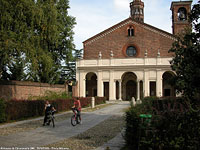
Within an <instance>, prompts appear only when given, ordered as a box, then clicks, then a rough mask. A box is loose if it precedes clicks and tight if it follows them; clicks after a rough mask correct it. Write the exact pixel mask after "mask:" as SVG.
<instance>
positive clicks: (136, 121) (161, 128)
mask: <svg viewBox="0 0 200 150" xmlns="http://www.w3.org/2000/svg"><path fill="white" fill-rule="evenodd" d="M196 106H198V105H196ZM196 108H197V107H196ZM141 113H147V114H152V120H151V123H150V124H144V123H143V122H142V121H141V119H140V118H139V114H141ZM199 124H200V110H199V109H196V110H193V109H191V106H190V104H189V103H188V102H187V101H185V100H184V99H181V98H178V99H174V98H167V99H162V100H159V99H157V98H150V97H149V98H145V100H144V101H143V104H140V105H137V106H136V107H132V108H131V109H130V110H129V111H127V112H126V133H125V140H126V144H127V147H129V148H130V149H138V146H139V149H140V150H148V149H153V150H169V149H170V150H182V149H187V150H198V149H199V147H200V143H199V141H200V126H199Z"/></svg>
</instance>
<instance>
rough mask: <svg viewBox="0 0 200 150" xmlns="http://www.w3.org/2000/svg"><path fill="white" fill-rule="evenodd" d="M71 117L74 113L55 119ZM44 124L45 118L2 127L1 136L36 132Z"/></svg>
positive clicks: (99, 107)
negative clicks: (30, 131)
mask: <svg viewBox="0 0 200 150" xmlns="http://www.w3.org/2000/svg"><path fill="white" fill-rule="evenodd" d="M110 105H112V104H102V105H99V106H96V107H95V108H93V109H92V108H85V109H83V112H93V111H95V110H98V109H101V108H105V107H108V106H110ZM71 116H72V112H66V113H64V114H57V115H56V118H55V122H59V121H63V120H65V119H68V118H70V117H71ZM40 118H41V117H40ZM8 124H9V123H8ZM11 124H12V123H11ZM42 124H43V118H41V119H37V120H33V121H27V122H24V123H21V124H17V125H11V126H8V127H2V128H0V135H2V136H6V135H9V134H14V133H18V132H25V131H29V130H34V129H36V128H38V127H41V125H42ZM3 126H6V124H5V125H3ZM0 127H1V126H0Z"/></svg>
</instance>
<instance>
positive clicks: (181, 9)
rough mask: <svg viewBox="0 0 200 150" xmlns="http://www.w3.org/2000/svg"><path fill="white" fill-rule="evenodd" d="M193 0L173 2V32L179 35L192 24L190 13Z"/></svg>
mask: <svg viewBox="0 0 200 150" xmlns="http://www.w3.org/2000/svg"><path fill="white" fill-rule="evenodd" d="M191 4H192V0H191V1H181V0H180V1H176V2H175V1H174V2H172V3H171V8H170V9H171V11H172V33H173V34H175V35H177V34H178V33H181V32H182V31H183V30H184V28H186V27H188V26H190V23H189V18H188V14H189V13H190V12H191Z"/></svg>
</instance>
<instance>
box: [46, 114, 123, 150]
mask: <svg viewBox="0 0 200 150" xmlns="http://www.w3.org/2000/svg"><path fill="white" fill-rule="evenodd" d="M123 127H124V117H122V116H112V117H110V118H109V119H107V120H105V121H103V122H101V123H100V124H98V125H96V126H95V127H93V128H90V129H89V130H87V131H85V132H83V133H80V134H78V135H77V136H74V137H71V138H69V139H66V140H63V141H61V142H57V143H54V144H50V145H47V146H45V147H57V148H58V147H59V148H69V149H70V150H90V149H96V148H97V147H99V146H101V145H103V144H104V143H106V142H108V141H109V140H111V139H112V138H114V137H115V136H116V135H117V134H118V133H120V132H121V130H122V128H123Z"/></svg>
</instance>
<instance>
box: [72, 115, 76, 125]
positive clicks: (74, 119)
mask: <svg viewBox="0 0 200 150" xmlns="http://www.w3.org/2000/svg"><path fill="white" fill-rule="evenodd" d="M71 124H72V126H76V124H77V122H76V117H75V115H73V116H72V117H71Z"/></svg>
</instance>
